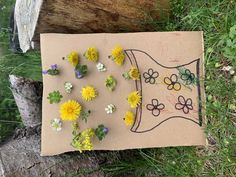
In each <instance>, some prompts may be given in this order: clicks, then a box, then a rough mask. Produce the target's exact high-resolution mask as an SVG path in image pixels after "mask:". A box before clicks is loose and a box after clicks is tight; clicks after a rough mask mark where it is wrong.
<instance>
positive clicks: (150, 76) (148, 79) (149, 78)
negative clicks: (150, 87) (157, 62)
mask: <svg viewBox="0 0 236 177" xmlns="http://www.w3.org/2000/svg"><path fill="white" fill-rule="evenodd" d="M158 76H159V73H158V72H157V71H153V69H152V68H150V69H148V71H147V72H144V73H143V77H144V79H145V83H150V84H155V83H156V78H157V77H158Z"/></svg>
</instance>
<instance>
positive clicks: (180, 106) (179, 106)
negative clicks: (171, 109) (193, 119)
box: [175, 103, 185, 110]
mask: <svg viewBox="0 0 236 177" xmlns="http://www.w3.org/2000/svg"><path fill="white" fill-rule="evenodd" d="M184 106H185V105H182V104H181V103H176V104H175V108H176V109H178V110H181V109H183V107H184Z"/></svg>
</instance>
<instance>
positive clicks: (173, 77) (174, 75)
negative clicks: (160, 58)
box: [170, 74, 178, 82]
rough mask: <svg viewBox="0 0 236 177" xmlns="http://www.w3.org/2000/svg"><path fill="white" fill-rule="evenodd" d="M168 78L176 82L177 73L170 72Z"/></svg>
mask: <svg viewBox="0 0 236 177" xmlns="http://www.w3.org/2000/svg"><path fill="white" fill-rule="evenodd" d="M170 80H171V81H172V82H177V81H178V78H177V75H176V74H172V75H171V76H170Z"/></svg>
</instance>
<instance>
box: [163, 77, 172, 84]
mask: <svg viewBox="0 0 236 177" xmlns="http://www.w3.org/2000/svg"><path fill="white" fill-rule="evenodd" d="M164 82H165V84H167V85H171V84H172V82H171V80H170V78H169V77H165V78H164Z"/></svg>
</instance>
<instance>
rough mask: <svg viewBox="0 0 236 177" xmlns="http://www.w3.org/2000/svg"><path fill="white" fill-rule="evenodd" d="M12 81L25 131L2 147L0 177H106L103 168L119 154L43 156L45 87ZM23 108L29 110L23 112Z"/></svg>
mask: <svg viewBox="0 0 236 177" xmlns="http://www.w3.org/2000/svg"><path fill="white" fill-rule="evenodd" d="M9 80H10V84H11V89H12V92H13V94H14V96H15V99H16V103H17V105H18V107H19V110H20V112H21V116H22V120H23V123H24V124H25V126H26V127H25V128H22V129H17V130H16V131H15V134H14V136H13V137H11V138H10V139H9V140H8V141H7V142H5V143H4V144H2V145H1V146H0V176H1V177H34V176H35V177H36V176H52V177H53V176H60V175H64V174H66V173H70V172H73V173H75V172H78V173H81V176H92V177H93V176H94V177H99V176H104V174H103V172H102V171H101V169H100V165H102V164H110V163H112V162H114V161H115V160H117V158H119V156H120V155H121V154H120V152H106V151H92V152H85V153H83V154H80V153H79V152H71V153H66V154H62V155H57V156H52V157H41V156H40V144H41V143H40V141H41V136H40V134H41V125H39V124H40V123H41V101H40V100H41V99H42V83H41V82H36V81H33V80H31V79H25V78H22V77H16V76H14V75H11V76H10V79H9ZM29 98H30V99H29ZM36 100H37V101H36ZM23 105H25V106H26V107H27V109H28V110H27V109H22V108H23ZM31 107H32V108H31ZM36 107H39V109H36ZM35 109H36V111H35V112H34V111H33V110H35ZM122 153H124V152H122Z"/></svg>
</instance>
